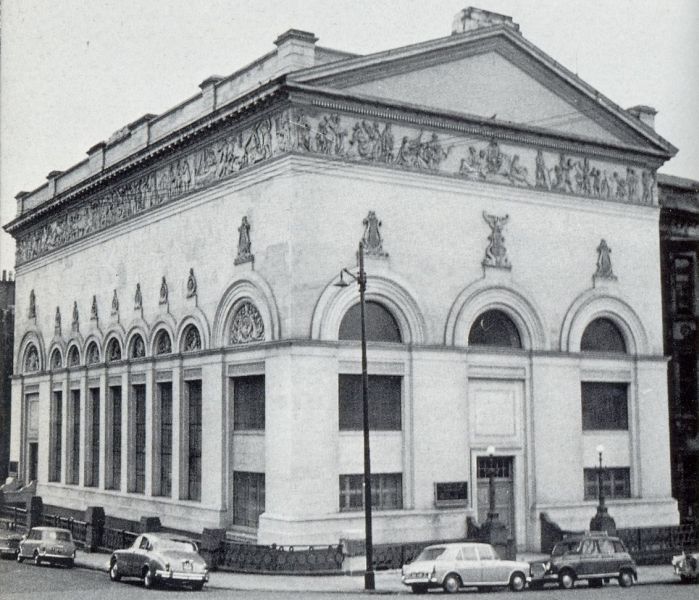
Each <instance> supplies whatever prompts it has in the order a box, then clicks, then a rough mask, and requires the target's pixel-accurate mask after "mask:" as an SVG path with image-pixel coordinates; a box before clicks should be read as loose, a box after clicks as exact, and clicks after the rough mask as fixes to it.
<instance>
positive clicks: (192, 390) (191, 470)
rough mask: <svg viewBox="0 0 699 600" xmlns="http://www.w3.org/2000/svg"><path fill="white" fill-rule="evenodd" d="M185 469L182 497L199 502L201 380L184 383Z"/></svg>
mask: <svg viewBox="0 0 699 600" xmlns="http://www.w3.org/2000/svg"><path fill="white" fill-rule="evenodd" d="M185 390H186V397H185V400H186V405H187V407H186V413H185V414H186V416H187V421H186V425H185V426H186V428H187V431H186V436H187V445H186V451H187V456H186V459H187V468H186V478H185V484H186V488H185V489H184V496H185V499H187V500H201V450H202V448H201V443H202V436H201V380H199V379H195V380H192V381H186V382H185Z"/></svg>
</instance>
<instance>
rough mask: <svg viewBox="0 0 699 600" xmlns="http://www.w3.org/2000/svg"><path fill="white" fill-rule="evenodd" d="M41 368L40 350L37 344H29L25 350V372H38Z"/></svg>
mask: <svg viewBox="0 0 699 600" xmlns="http://www.w3.org/2000/svg"><path fill="white" fill-rule="evenodd" d="M40 369H41V360H40V358H39V350H38V348H37V347H36V345H35V344H33V343H30V344H27V347H26V348H25V350H24V358H23V360H22V372H23V373H36V372H37V371H39V370H40Z"/></svg>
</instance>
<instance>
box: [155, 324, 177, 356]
mask: <svg viewBox="0 0 699 600" xmlns="http://www.w3.org/2000/svg"><path fill="white" fill-rule="evenodd" d="M171 353H172V338H171V337H170V333H169V332H168V331H167V330H166V329H161V330H160V331H158V332H157V333H156V334H155V338H154V342H153V354H154V355H155V356H162V355H163V354H171Z"/></svg>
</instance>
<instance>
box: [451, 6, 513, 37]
mask: <svg viewBox="0 0 699 600" xmlns="http://www.w3.org/2000/svg"><path fill="white" fill-rule="evenodd" d="M495 25H504V26H506V27H509V28H510V29H512V30H513V31H516V32H519V25H518V24H517V23H515V22H514V21H513V20H512V17H508V16H507V15H501V14H500V13H496V12H490V11H489V10H483V9H481V8H475V7H474V6H469V7H468V8H464V9H463V10H460V11H459V12H458V13H456V15H454V20H453V21H452V23H451V33H452V35H454V34H457V33H467V32H469V31H473V30H474V29H480V28H482V27H493V26H495Z"/></svg>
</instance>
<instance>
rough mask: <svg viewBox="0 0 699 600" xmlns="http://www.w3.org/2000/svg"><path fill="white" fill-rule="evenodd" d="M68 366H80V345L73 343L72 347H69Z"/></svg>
mask: <svg viewBox="0 0 699 600" xmlns="http://www.w3.org/2000/svg"><path fill="white" fill-rule="evenodd" d="M68 366H69V367H78V366H80V350H79V349H78V347H77V346H76V345H75V344H73V345H72V346H71V347H70V348H68Z"/></svg>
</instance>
